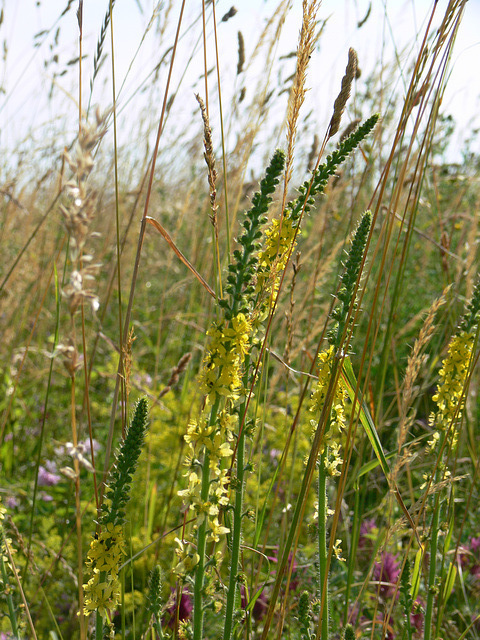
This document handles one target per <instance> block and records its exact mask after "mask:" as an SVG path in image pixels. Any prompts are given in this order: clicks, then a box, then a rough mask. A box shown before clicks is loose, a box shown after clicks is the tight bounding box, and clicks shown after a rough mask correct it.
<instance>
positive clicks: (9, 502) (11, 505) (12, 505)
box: [5, 496, 20, 509]
mask: <svg viewBox="0 0 480 640" xmlns="http://www.w3.org/2000/svg"><path fill="white" fill-rule="evenodd" d="M19 504H20V501H19V500H17V498H15V496H8V497H7V498H5V506H6V507H7V508H8V509H16V508H17V507H18V505H19Z"/></svg>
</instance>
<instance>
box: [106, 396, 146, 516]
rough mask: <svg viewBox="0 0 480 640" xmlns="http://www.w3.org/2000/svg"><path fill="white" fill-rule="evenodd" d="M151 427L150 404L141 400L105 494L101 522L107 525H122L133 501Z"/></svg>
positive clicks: (144, 399)
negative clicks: (133, 487) (134, 478)
mask: <svg viewBox="0 0 480 640" xmlns="http://www.w3.org/2000/svg"><path fill="white" fill-rule="evenodd" d="M147 426H148V403H147V399H146V398H141V399H140V400H139V401H138V402H137V404H136V405H135V409H134V414H133V418H132V421H131V423H130V427H129V428H128V431H127V434H126V436H125V440H124V441H123V443H122V444H121V446H120V451H119V453H118V456H117V462H116V464H115V467H114V469H113V470H112V472H111V474H110V478H109V482H108V490H107V492H106V494H105V495H106V499H107V503H106V504H105V503H104V504H103V505H102V513H101V518H100V522H101V524H103V525H106V524H107V523H109V522H112V523H113V524H114V525H117V524H122V523H123V522H124V520H125V507H126V505H127V503H128V501H129V499H130V488H131V482H132V475H133V472H134V471H135V467H136V466H137V462H138V458H139V457H140V453H141V451H142V446H143V442H144V440H145V434H146V432H147Z"/></svg>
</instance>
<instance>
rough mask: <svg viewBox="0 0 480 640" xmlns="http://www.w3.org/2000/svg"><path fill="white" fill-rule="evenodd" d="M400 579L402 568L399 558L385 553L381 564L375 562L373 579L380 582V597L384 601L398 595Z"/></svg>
mask: <svg viewBox="0 0 480 640" xmlns="http://www.w3.org/2000/svg"><path fill="white" fill-rule="evenodd" d="M399 577H400V566H399V563H398V559H397V556H394V555H393V554H392V553H388V552H384V553H382V555H381V560H380V562H375V564H374V566H373V579H374V580H376V581H377V582H379V583H380V584H379V591H378V593H379V595H380V597H381V598H383V600H384V601H385V600H388V599H389V598H391V597H392V596H394V595H395V593H396V594H397V595H396V597H398V589H397V583H398V579H399Z"/></svg>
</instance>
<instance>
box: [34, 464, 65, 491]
mask: <svg viewBox="0 0 480 640" xmlns="http://www.w3.org/2000/svg"><path fill="white" fill-rule="evenodd" d="M61 479H62V477H61V476H59V475H58V474H56V473H53V472H52V471H47V469H46V468H45V467H43V466H42V465H40V466H39V467H38V484H39V486H40V487H52V486H54V485H56V484H58V483H59V482H60V480H61Z"/></svg>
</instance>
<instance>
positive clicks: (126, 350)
mask: <svg viewBox="0 0 480 640" xmlns="http://www.w3.org/2000/svg"><path fill="white" fill-rule="evenodd" d="M135 340H136V337H135V331H134V328H133V327H131V328H130V331H129V332H128V336H127V340H126V342H125V344H124V346H123V349H122V350H123V375H124V378H125V396H126V399H127V404H128V396H129V395H130V389H131V384H130V377H131V373H132V346H133V343H134V342H135Z"/></svg>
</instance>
